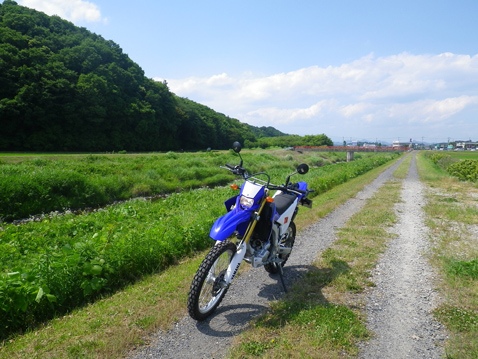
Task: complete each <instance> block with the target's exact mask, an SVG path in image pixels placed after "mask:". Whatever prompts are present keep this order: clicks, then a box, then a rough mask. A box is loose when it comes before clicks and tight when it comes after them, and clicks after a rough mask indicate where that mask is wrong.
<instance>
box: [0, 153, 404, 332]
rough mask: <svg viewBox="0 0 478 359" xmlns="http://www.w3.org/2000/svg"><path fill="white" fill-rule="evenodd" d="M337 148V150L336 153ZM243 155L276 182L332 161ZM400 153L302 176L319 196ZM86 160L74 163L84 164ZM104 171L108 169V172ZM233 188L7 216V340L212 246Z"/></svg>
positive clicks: (0, 232) (3, 279)
mask: <svg viewBox="0 0 478 359" xmlns="http://www.w3.org/2000/svg"><path fill="white" fill-rule="evenodd" d="M172 155H173V154H166V155H165V156H172ZM210 155H211V154H204V156H210ZM181 156H184V158H181ZM214 156H215V155H213V159H216V160H218V161H219V160H220V161H221V164H224V162H226V161H227V162H233V163H234V157H231V156H230V154H229V153H227V152H226V153H225V154H224V153H223V154H217V157H214ZM332 156H333V157H332V158H334V159H335V157H336V158H339V155H332ZM174 157H175V159H176V161H177V162H176V164H177V165H176V167H181V168H182V169H183V170H192V171H194V169H192V165H189V166H188V162H187V161H192V160H193V159H195V161H197V163H201V161H200V159H198V158H197V157H193V155H191V154H184V155H183V154H174ZM226 157H227V159H226ZM243 157H244V161H245V164H246V165H247V166H248V164H251V166H248V167H249V168H251V170H253V171H262V170H267V171H268V172H269V173H270V174H271V175H272V181H273V182H276V183H280V181H283V180H284V178H285V176H286V175H287V174H289V173H290V172H292V171H293V170H294V169H295V167H296V165H297V164H298V163H300V162H308V163H309V164H311V165H315V166H318V165H320V164H325V162H329V161H330V158H329V159H324V158H322V157H320V156H319V155H316V156H314V155H311V154H298V153H288V152H284V151H281V152H277V153H275V152H264V151H262V152H261V153H253V152H250V153H245V154H244V156H243ZM394 157H395V155H394V154H392V155H390V154H380V155H375V156H364V157H363V158H362V159H360V160H357V161H354V162H350V163H336V164H335V165H328V166H322V167H315V168H312V169H311V171H310V172H309V174H307V175H306V178H304V179H305V180H306V181H307V182H309V183H310V185H311V187H312V188H315V189H317V192H316V194H320V193H324V192H326V191H328V190H330V189H331V188H334V187H336V186H338V185H340V184H341V183H344V182H347V181H349V180H351V179H353V178H356V177H358V176H360V175H362V174H363V173H366V172H368V171H370V170H372V169H373V168H375V167H377V166H380V165H381V164H382V163H385V162H388V161H390V160H391V159H392V158H394ZM86 158H88V157H86ZM231 159H232V161H231ZM33 161H34V162H35V161H36V162H37V163H38V162H40V161H42V163H43V164H44V166H45V167H47V168H48V166H50V165H51V166H53V167H54V166H57V165H58V164H56V162H61V161H59V160H56V161H53V162H52V163H51V164H50V163H45V160H33ZM81 161H82V159H78V161H72V162H73V165H78V163H82V162H81ZM152 161H153V160H152ZM93 163H95V162H93ZM135 163H136V162H135V158H134V156H133V157H132V158H131V160H130V161H129V162H128V161H127V164H128V165H129V166H132V165H134V164H135ZM210 164H211V167H215V168H216V171H218V173H219V172H225V171H224V170H222V171H221V170H220V169H219V168H218V165H219V163H217V164H212V163H210ZM17 165H18V166H23V165H24V164H22V163H19V164H17ZM27 165H28V166H31V165H32V164H31V163H28V164H27ZM61 165H62V166H68V165H71V164H68V165H67V164H63V163H62V164H61ZM85 168H86V169H87V168H88V167H86V166H85ZM129 168H130V167H129ZM40 169H41V166H39V169H38V170H39V171H40ZM70 171H71V170H68V171H66V172H70ZM111 171H112V172H114V170H111ZM171 171H173V169H172V168H171ZM125 172H127V171H125ZM29 173H30V172H29V171H27V172H26V173H25V175H26V176H28V174H29ZM93 173H94V172H93ZM118 173H121V172H120V171H118ZM205 173H206V176H210V177H211V176H212V177H214V174H211V173H209V172H205ZM104 176H107V174H106V173H104V172H103V177H104ZM54 177H55V176H52V177H51V178H54ZM19 178H21V177H19ZM231 179H232V178H231ZM118 182H121V180H118ZM111 183H113V181H111ZM233 194H234V193H233V191H232V190H231V189H230V188H228V187H216V188H202V189H198V190H193V191H182V192H179V193H173V194H171V195H169V196H167V197H165V198H161V199H159V200H154V201H151V200H148V199H144V198H140V199H135V200H131V201H126V202H123V203H119V204H115V205H111V206H107V207H104V208H102V209H99V210H96V211H92V212H84V213H80V214H75V213H72V212H69V211H66V212H63V213H56V212H55V213H50V214H47V215H45V216H43V217H41V218H39V219H38V220H34V221H28V222H26V223H24V224H21V225H14V224H7V223H3V224H2V226H1V228H0V263H1V274H0V294H1V295H0V317H1V320H0V323H1V328H0V334H1V338H2V339H6V338H8V337H9V336H11V335H13V333H15V332H16V331H18V330H23V329H26V328H35V327H36V326H37V325H38V324H39V323H41V322H44V321H45V320H48V319H51V318H53V317H54V316H58V315H61V314H62V313H67V312H69V311H71V310H73V309H74V308H76V307H79V306H82V305H85V304H87V303H91V302H92V301H93V300H97V299H98V298H101V296H104V295H106V294H111V293H114V292H115V291H116V290H118V289H121V288H124V287H125V286H126V285H128V283H132V282H134V281H136V280H137V279H138V278H141V277H142V276H144V275H148V274H151V273H157V272H159V271H163V270H165V268H167V267H168V266H170V265H173V264H176V263H177V262H178V261H181V260H183V259H184V258H187V257H188V256H194V255H195V253H197V251H201V250H202V249H205V248H207V247H208V246H210V245H211V243H210V240H209V238H208V233H209V228H210V227H211V225H212V223H213V221H214V219H215V218H217V217H219V216H220V215H222V214H223V212H224V209H223V201H224V200H225V199H227V198H228V197H230V196H232V195H233Z"/></svg>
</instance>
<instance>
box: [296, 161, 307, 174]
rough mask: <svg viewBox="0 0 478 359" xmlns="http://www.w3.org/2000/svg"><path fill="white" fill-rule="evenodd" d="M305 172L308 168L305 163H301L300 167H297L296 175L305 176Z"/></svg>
mask: <svg viewBox="0 0 478 359" xmlns="http://www.w3.org/2000/svg"><path fill="white" fill-rule="evenodd" d="M307 172H309V166H308V165H307V164H305V163H302V164H301V165H299V166H297V173H298V174H300V175H305V174H306V173H307Z"/></svg>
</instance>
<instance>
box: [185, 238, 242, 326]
mask: <svg viewBox="0 0 478 359" xmlns="http://www.w3.org/2000/svg"><path fill="white" fill-rule="evenodd" d="M234 254H236V246H235V245H234V244H233V243H231V242H229V241H227V240H226V241H223V242H220V243H219V244H217V245H215V246H214V247H213V248H212V249H211V250H210V251H209V253H208V254H207V256H206V258H204V260H203V261H202V263H201V265H200V266H199V269H198V271H197V272H196V275H195V276H194V279H193V282H192V283H191V288H190V291H189V296H188V311H189V315H190V316H191V318H193V319H195V320H204V319H206V318H207V317H209V316H210V315H211V314H212V313H213V312H214V311H215V310H216V308H217V307H218V305H219V304H220V303H221V301H222V298H224V295H225V294H226V292H227V289H228V286H227V285H226V283H225V281H224V276H225V275H226V271H227V267H228V266H229V263H230V262H231V260H232V257H233V256H234Z"/></svg>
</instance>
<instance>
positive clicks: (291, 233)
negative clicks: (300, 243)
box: [264, 222, 296, 274]
mask: <svg viewBox="0 0 478 359" xmlns="http://www.w3.org/2000/svg"><path fill="white" fill-rule="evenodd" d="M295 232H296V231H295V223H294V222H290V224H289V228H287V237H286V238H285V240H282V241H280V243H279V246H281V247H285V248H290V251H289V253H287V254H279V258H280V259H282V262H280V263H277V262H271V263H267V264H264V269H265V270H266V271H267V272H269V273H271V274H276V273H279V272H280V267H279V266H282V267H284V265H285V263H286V262H287V260H288V259H289V256H290V252H291V251H292V247H293V246H294V242H295Z"/></svg>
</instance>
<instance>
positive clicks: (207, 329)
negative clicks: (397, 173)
mask: <svg viewBox="0 0 478 359" xmlns="http://www.w3.org/2000/svg"><path fill="white" fill-rule="evenodd" d="M399 163H400V161H399V162H398V163H396V164H395V165H394V166H392V167H391V168H389V169H388V170H386V171H384V172H383V173H382V174H381V175H380V176H379V177H378V178H377V179H376V180H375V181H373V182H372V183H371V184H370V185H368V186H366V188H365V189H364V190H363V191H361V192H360V193H358V194H357V196H356V197H355V198H351V199H349V200H348V201H347V202H346V203H345V204H344V205H343V206H341V207H340V208H338V209H337V210H335V211H334V212H332V213H330V214H329V215H328V216H327V217H325V218H324V219H322V220H321V221H319V222H317V223H316V224H314V225H313V226H311V227H309V228H308V229H307V230H306V231H303V232H301V233H299V235H298V236H297V239H296V243H295V246H294V251H293V252H292V255H291V257H290V259H289V261H288V264H287V266H286V267H285V268H284V276H285V281H286V283H287V284H288V285H291V283H292V282H294V281H295V280H297V279H298V278H299V277H300V276H302V275H303V274H304V273H305V272H306V271H307V270H308V265H309V264H310V263H312V262H313V261H314V260H315V259H316V258H317V256H318V253H320V252H321V251H323V250H324V249H326V248H327V247H329V246H330V245H331V244H332V242H333V241H334V240H335V230H336V229H337V228H340V227H343V226H344V224H345V223H346V221H347V220H348V219H349V218H350V217H351V216H352V215H353V214H355V213H356V212H358V211H359V210H360V209H361V208H362V206H363V204H364V203H365V200H367V199H368V198H370V197H372V196H373V194H374V193H375V191H376V190H377V189H378V188H380V186H381V185H382V184H383V183H385V182H386V181H387V180H389V179H390V178H391V177H392V174H393V171H394V170H395V169H396V167H397V166H398V164H399ZM412 167H413V168H414V166H412ZM415 173H416V171H415ZM413 176H415V177H413ZM416 182H417V177H416V174H415V175H411V176H409V178H407V180H406V181H405V184H406V189H405V190H404V195H405V196H407V197H406V198H408V199H407V200H405V202H404V204H403V205H404V206H410V208H412V209H413V210H414V211H416V207H417V206H418V209H419V206H420V203H423V190H422V189H421V187H420V185H419V184H418V185H417V183H416ZM410 183H411V185H410ZM418 183H419V182H418ZM408 186H411V187H410V188H408ZM417 186H418V187H417ZM407 188H408V189H407ZM417 196H418V197H417ZM409 210H411V209H409V208H408V207H405V208H403V211H404V213H406V212H408V211H409ZM299 215H300V214H299ZM420 218H421V217H420ZM409 221H410V223H409ZM420 221H422V219H420V220H419V222H413V221H411V220H410V219H406V220H402V221H401V224H400V225H397V228H398V227H402V226H403V227H406V228H407V229H405V228H404V230H403V233H402V234H401V235H400V237H399V238H402V237H403V238H405V239H407V238H408V239H409V240H410V242H412V243H410V246H411V247H410V248H408V249H400V246H401V244H400V243H398V242H397V244H396V245H395V244H393V245H391V248H392V247H393V248H395V247H398V248H396V249H391V250H393V251H394V252H393V254H391V256H399V257H403V258H404V260H403V261H399V260H396V261H394V262H395V263H396V264H397V267H392V268H387V269H385V267H383V265H384V264H382V263H381V264H380V266H379V267H378V272H377V273H382V272H387V273H389V275H390V276H391V277H389V278H388V279H384V281H388V280H391V281H395V280H398V282H397V285H394V284H393V285H392V286H391V287H392V289H394V292H393V293H394V295H392V296H391V297H390V296H387V298H388V299H386V301H385V302H382V301H378V299H376V297H375V295H378V296H380V295H381V294H377V293H379V292H376V293H375V292H374V293H371V295H370V297H369V300H370V303H372V304H369V305H368V306H367V309H368V310H369V311H370V318H371V320H370V322H369V325H370V327H371V329H372V330H374V331H380V332H382V331H384V333H387V335H385V336H383V337H377V339H378V341H377V342H375V341H374V342H372V343H371V344H370V345H366V346H365V347H364V352H363V356H362V358H406V357H407V356H406V355H405V353H412V354H413V353H417V352H420V350H418V349H414V351H412V350H409V349H408V347H413V348H425V352H426V353H431V352H432V349H433V346H434V344H433V340H431V341H430V340H428V339H425V337H427V338H428V337H429V333H428V331H429V329H427V328H435V327H434V325H435V323H433V322H432V321H431V320H430V319H429V318H428V317H427V313H428V312H429V309H428V304H426V303H427V302H428V301H429V300H430V299H431V297H432V294H433V291H432V290H431V289H425V290H424V291H421V290H420V291H417V292H416V293H415V292H414V290H415V289H416V288H419V287H421V286H422V283H421V282H423V283H425V282H428V278H427V277H426V276H425V275H424V274H425V272H427V271H428V268H426V266H424V265H420V269H419V270H418V271H415V270H413V269H412V267H413V266H414V263H415V262H417V261H421V259H420V252H421V251H422V250H423V249H424V243H423V240H420V241H416V240H415V239H416V237H417V235H416V234H417V233H420V228H421V226H422V225H423V223H422V222H420ZM424 236H425V234H424V233H423V234H422V235H420V237H424ZM415 241H416V242H415ZM389 251H390V250H389ZM384 262H388V260H387V259H384ZM400 263H401V264H402V265H403V266H402V267H399V264H400ZM407 263H408V265H407ZM382 268H383V269H382ZM407 272H410V273H409V274H408V273H407ZM404 273H407V274H406V275H404ZM380 278H381V276H380V274H379V275H378V277H377V279H376V280H377V283H378V287H380V286H381V284H379V282H380V283H381V282H383V280H381V279H380ZM382 278H384V277H382ZM409 279H410V280H411V281H410V282H409ZM394 287H397V288H394ZM425 288H429V287H428V285H425ZM388 290H389V289H384V291H388ZM282 294H283V292H282V286H281V285H280V282H278V278H277V276H271V275H269V274H268V273H266V272H265V271H264V270H263V269H261V268H259V269H252V270H250V271H249V272H247V273H246V274H244V275H242V276H240V277H238V278H236V280H235V281H234V283H233V284H232V286H231V288H230V290H229V292H228V293H227V295H226V298H225V299H224V301H223V302H222V304H221V305H220V307H219V308H218V310H217V311H216V313H215V315H213V316H212V317H211V318H210V319H209V320H206V321H205V322H201V323H197V322H195V321H193V320H192V319H190V318H189V317H184V318H182V319H181V320H179V321H178V322H177V323H176V325H175V327H174V328H173V329H172V330H170V331H168V332H167V333H162V332H158V333H156V335H155V336H154V338H152V340H151V343H150V345H149V346H147V347H144V348H141V349H140V350H138V351H136V352H134V353H130V354H131V355H130V357H129V359H139V358H223V357H224V356H225V355H226V353H227V350H228V348H229V346H230V345H231V343H232V340H233V338H234V337H235V336H236V335H238V334H239V333H240V332H242V331H243V330H244V329H245V328H247V325H248V323H249V321H250V320H251V318H253V317H254V316H257V315H259V314H261V313H262V312H264V311H265V310H266V309H267V306H268V303H269V302H270V301H271V300H274V299H277V298H279V297H280V296H281V295H282ZM394 297H405V298H408V299H407V301H406V302H404V303H403V305H401V304H400V310H399V311H395V310H393V309H391V308H393V307H394V306H395V304H394V303H395V302H392V299H393V300H395V298H394ZM417 301H419V302H420V303H424V304H425V305H424V306H421V305H420V306H416V302H417ZM387 307H388V308H389V309H386V308H387ZM377 308H379V309H378V310H377ZM372 309H373V310H372ZM385 310H386V312H387V313H390V314H388V316H387V317H385V320H386V321H387V323H388V328H385V327H383V326H378V325H379V324H378V322H379V321H381V320H382V319H381V318H380V317H379V316H378V315H375V314H380V312H381V311H383V312H385ZM415 317H417V318H420V319H416V320H415V319H414V318H415ZM422 317H426V318H427V319H426V320H422V319H421V318H422ZM373 318H376V320H374V319H373ZM392 320H393V323H397V324H393V325H392V323H391V321H392ZM400 323H402V324H400ZM422 326H424V327H425V328H423V330H419V329H420V328H421V327H422ZM415 328H416V329H415ZM438 329H439V328H438V327H437V330H436V331H435V330H432V332H433V333H438V332H439V330H438ZM394 333H397V334H399V336H397V337H394ZM415 337H416V338H415ZM435 337H436V335H435ZM414 341H415V342H416V343H415V342H414ZM387 343H393V346H391V348H393V350H392V352H395V353H399V354H397V355H398V356H388V353H390V351H388V350H387V347H388V345H389V344H387ZM425 343H427V344H426V346H425ZM412 344H413V345H412ZM428 348H430V350H428ZM404 349H405V351H404ZM433 353H435V352H433ZM437 355H439V354H438V352H437ZM410 357H411V358H425V357H426V358H438V357H439V356H436V355H435V354H433V355H430V356H413V355H412V356H410Z"/></svg>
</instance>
